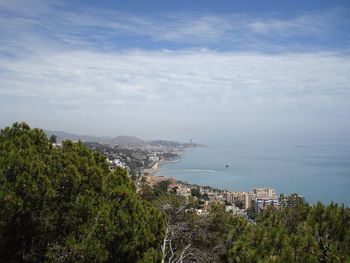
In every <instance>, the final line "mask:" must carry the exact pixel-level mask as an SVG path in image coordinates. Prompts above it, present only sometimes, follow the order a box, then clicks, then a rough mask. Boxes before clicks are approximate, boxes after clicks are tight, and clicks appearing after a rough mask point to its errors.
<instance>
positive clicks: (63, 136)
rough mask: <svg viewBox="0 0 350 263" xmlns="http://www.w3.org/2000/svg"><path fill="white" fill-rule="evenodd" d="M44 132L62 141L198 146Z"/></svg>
mask: <svg viewBox="0 0 350 263" xmlns="http://www.w3.org/2000/svg"><path fill="white" fill-rule="evenodd" d="M45 133H46V135H47V137H49V138H50V136H51V135H56V136H57V140H58V141H64V140H72V141H78V140H80V141H82V142H90V143H100V144H108V145H110V146H116V145H121V146H127V145H130V146H139V147H140V146H145V145H152V146H173V147H177V146H180V145H183V146H186V147H194V146H200V145H197V144H188V143H179V142H173V141H167V140H151V141H145V140H142V139H140V138H137V137H135V136H125V135H122V136H117V137H114V138H113V137H108V136H92V135H78V134H74V133H68V132H63V131H52V130H45Z"/></svg>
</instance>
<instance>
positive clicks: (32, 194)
mask: <svg viewBox="0 0 350 263" xmlns="http://www.w3.org/2000/svg"><path fill="white" fill-rule="evenodd" d="M163 222H164V221H163V216H162V214H161V213H160V212H159V210H157V209H156V208H154V207H153V206H152V205H150V203H148V202H147V201H143V200H141V199H140V198H139V197H138V196H137V195H136V193H135V187H134V185H133V184H132V182H131V181H130V180H129V178H128V177H127V173H126V171H125V170H123V169H117V170H115V171H114V172H110V171H109V169H108V165H107V163H106V161H105V158H104V157H103V156H101V155H99V154H97V153H95V152H93V151H91V150H89V149H87V148H85V147H84V146H83V145H82V143H80V142H79V143H72V142H70V141H66V142H64V143H63V145H62V147H60V148H54V147H52V145H51V143H50V142H49V140H48V139H47V137H46V135H45V134H44V132H43V131H42V130H39V129H30V127H29V126H28V125H27V124H25V123H15V124H13V126H12V127H11V128H5V129H3V130H2V131H1V133H0V261H1V262H19V261H22V262H43V261H49V262H156V261H157V260H159V258H160V243H161V240H162V238H163V236H164V231H165V230H164V223H163Z"/></svg>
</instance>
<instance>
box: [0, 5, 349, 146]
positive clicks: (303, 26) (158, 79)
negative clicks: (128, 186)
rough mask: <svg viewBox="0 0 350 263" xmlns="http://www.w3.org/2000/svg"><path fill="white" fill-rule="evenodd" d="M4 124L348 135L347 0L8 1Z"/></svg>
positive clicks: (168, 135)
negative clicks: (21, 122)
mask: <svg viewBox="0 0 350 263" xmlns="http://www.w3.org/2000/svg"><path fill="white" fill-rule="evenodd" d="M0 78H1V82H0V127H4V126H7V125H10V124H11V123H12V122H14V121H26V122H28V123H29V124H30V125H31V126H34V127H41V128H45V129H53V130H64V131H68V132H74V133H80V134H91V135H109V136H115V135H120V134H126V135H136V136H139V137H141V138H165V139H176V140H188V139H189V138H193V139H194V140H197V141H198V140H199V141H202V142H206V141H212V140H215V139H220V140H230V141H236V142H239V141H241V140H247V141H254V140H257V141H266V140H267V141H269V140H277V139H280V140H311V139H321V140H330V139H339V140H349V139H350V2H349V1H348V0H344V1H305V0H300V1H296V0H293V1H281V0H276V1H271V0H266V1H260V0H256V1H253V0H251V1H243V0H242V1H231V0H227V1H225V0H222V1H214V0H213V1H209V0H197V1H194V0H184V1H179V0H176V1H164V0H159V1H153V0H150V1H141V0H139V1H136V0H135V1H131V0H128V1H56V0H50V1H49V0H48V1H45V0H0Z"/></svg>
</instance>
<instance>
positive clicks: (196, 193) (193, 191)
mask: <svg viewBox="0 0 350 263" xmlns="http://www.w3.org/2000/svg"><path fill="white" fill-rule="evenodd" d="M191 195H192V196H193V197H197V198H201V196H202V195H201V192H200V191H199V189H197V188H192V189H191Z"/></svg>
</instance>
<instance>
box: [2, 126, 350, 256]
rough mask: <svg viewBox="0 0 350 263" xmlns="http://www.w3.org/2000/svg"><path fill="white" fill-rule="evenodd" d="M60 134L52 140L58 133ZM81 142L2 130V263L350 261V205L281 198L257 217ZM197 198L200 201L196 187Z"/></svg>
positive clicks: (26, 129)
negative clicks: (132, 171)
mask: <svg viewBox="0 0 350 263" xmlns="http://www.w3.org/2000/svg"><path fill="white" fill-rule="evenodd" d="M52 141H54V140H53V139H52ZM135 190H136V189H135V187H134V184H133V183H132V182H131V181H130V180H129V178H128V177H127V174H126V172H125V171H124V170H122V169H117V170H115V171H113V172H111V171H110V170H109V169H108V166H107V163H106V161H105V157H103V156H101V155H100V154H98V153H95V152H93V151H91V150H89V149H87V148H85V147H84V146H83V145H82V144H81V143H72V142H70V141H66V142H64V143H63V145H62V147H54V146H53V145H52V143H51V142H50V141H49V140H48V139H47V137H46V136H45V134H44V133H43V131H42V130H40V129H30V127H29V126H28V125H26V124H25V123H15V124H14V125H13V126H12V127H10V128H5V129H3V130H2V131H1V132H0V262H350V209H349V208H345V207H344V206H338V205H336V204H330V205H329V206H324V205H322V204H320V203H318V204H317V205H314V206H311V205H309V204H307V203H306V202H305V201H304V200H303V199H302V198H300V197H299V196H297V195H292V196H289V197H284V196H281V198H280V201H281V208H280V209H268V210H266V211H264V213H261V214H260V215H259V216H258V217H257V218H256V220H255V221H251V220H248V219H246V218H244V217H241V216H233V215H232V214H229V213H227V212H226V211H225V207H224V206H221V205H216V206H212V208H211V211H210V213H209V214H208V215H197V214H196V212H195V210H194V209H195V208H196V207H198V205H199V201H198V200H196V198H189V199H186V198H184V197H180V196H177V195H175V194H168V193H167V184H166V183H161V184H159V185H157V186H155V187H154V188H153V189H152V188H150V187H149V186H144V187H143V188H142V189H141V191H140V194H141V197H142V198H141V197H140V196H139V195H138V194H136V191H135ZM192 195H193V196H194V197H197V198H201V195H200V193H199V192H198V191H193V192H192Z"/></svg>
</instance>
